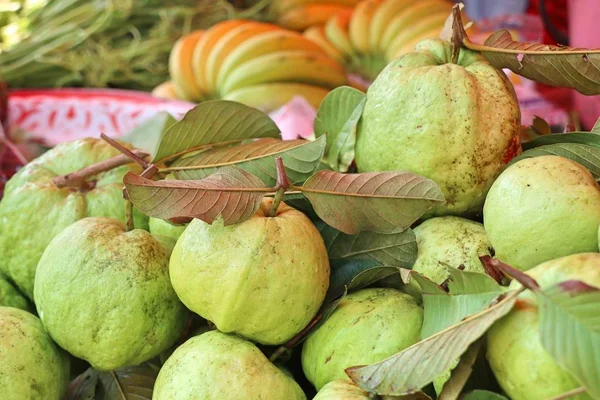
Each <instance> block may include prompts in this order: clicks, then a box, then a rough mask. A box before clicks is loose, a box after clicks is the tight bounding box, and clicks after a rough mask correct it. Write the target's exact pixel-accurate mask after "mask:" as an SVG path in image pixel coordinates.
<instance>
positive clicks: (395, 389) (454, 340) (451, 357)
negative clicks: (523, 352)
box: [346, 291, 519, 396]
mask: <svg viewBox="0 0 600 400" xmlns="http://www.w3.org/2000/svg"><path fill="white" fill-rule="evenodd" d="M518 293H519V292H518V291H515V292H511V293H509V294H507V295H506V296H505V297H504V298H503V299H502V300H501V301H499V302H498V303H496V304H495V305H493V306H491V307H490V308H488V309H486V310H484V311H482V312H481V313H479V314H476V315H473V316H471V317H469V318H467V319H465V320H464V321H462V322H460V323H459V324H457V325H454V326H452V327H450V328H448V329H445V330H443V331H442V332H439V333H437V334H435V335H433V336H430V337H428V338H427V339H425V340H422V341H420V342H418V343H416V344H414V345H412V346H410V347H409V348H407V349H405V350H403V351H401V352H399V353H397V354H395V355H393V356H391V357H389V358H387V359H385V360H383V361H381V362H378V363H376V364H372V365H369V366H357V367H352V368H348V369H346V373H347V374H348V376H350V378H351V379H352V380H353V381H354V382H355V383H357V384H358V385H359V386H360V387H361V388H363V389H364V390H366V391H369V392H375V393H377V394H379V395H395V396H397V395H404V394H410V393H413V392H416V391H418V390H420V389H421V388H423V387H424V386H426V385H427V384H429V383H431V382H432V381H433V380H434V379H435V378H437V377H438V376H439V375H441V374H442V373H443V372H444V371H446V370H447V369H448V368H450V367H451V366H452V365H453V363H454V362H455V361H456V359H457V358H458V357H460V356H461V355H462V354H463V353H464V352H465V351H466V350H467V349H468V347H469V346H470V345H471V343H473V342H475V341H476V340H477V339H479V338H480V337H481V336H482V335H483V334H484V333H485V332H486V331H487V330H488V329H489V328H490V326H492V324H493V323H494V322H495V321H497V320H498V319H500V318H502V317H503V316H504V315H506V314H508V312H509V311H510V310H511V309H512V307H513V306H514V304H515V301H516V299H517V295H518Z"/></svg>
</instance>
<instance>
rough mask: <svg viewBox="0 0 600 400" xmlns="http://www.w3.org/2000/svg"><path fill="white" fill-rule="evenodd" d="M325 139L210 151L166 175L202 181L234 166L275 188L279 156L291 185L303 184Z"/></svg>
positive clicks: (187, 159)
mask: <svg viewBox="0 0 600 400" xmlns="http://www.w3.org/2000/svg"><path fill="white" fill-rule="evenodd" d="M324 149H325V137H320V138H319V139H317V140H315V141H314V142H310V141H307V140H285V141H284V140H281V139H273V138H264V139H259V140H256V141H253V142H251V143H247V144H242V145H237V146H227V147H220V148H219V147H216V148H210V149H207V150H206V151H202V152H200V153H199V154H194V155H190V156H185V157H182V158H180V159H179V160H177V161H175V162H174V163H173V164H171V165H170V166H169V168H165V169H163V171H165V172H172V173H173V174H174V175H175V177H176V178H177V179H202V178H206V177H207V176H209V175H211V174H213V173H215V172H217V171H218V170H220V169H221V168H223V167H228V166H236V167H238V168H240V169H243V170H245V171H248V172H250V173H251V174H253V175H255V176H256V177H257V178H259V179H260V180H262V181H263V182H264V184H265V185H267V186H275V184H276V182H277V168H276V165H275V157H277V156H281V158H282V160H283V163H284V165H285V171H286V174H287V176H288V179H289V180H290V182H292V183H294V184H299V183H302V182H304V181H305V180H306V178H308V177H309V176H310V175H312V174H313V173H314V172H315V170H316V169H317V167H318V166H319V163H320V162H321V158H322V157H323V151H324Z"/></svg>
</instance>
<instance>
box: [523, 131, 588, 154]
mask: <svg viewBox="0 0 600 400" xmlns="http://www.w3.org/2000/svg"><path fill="white" fill-rule="evenodd" d="M558 143H579V144H586V145H588V146H594V147H600V134H597V133H592V132H571V133H553V134H551V135H544V136H541V137H539V138H537V139H535V140H533V141H531V142H527V143H523V150H529V149H533V148H535V147H540V146H545V145H549V144H558Z"/></svg>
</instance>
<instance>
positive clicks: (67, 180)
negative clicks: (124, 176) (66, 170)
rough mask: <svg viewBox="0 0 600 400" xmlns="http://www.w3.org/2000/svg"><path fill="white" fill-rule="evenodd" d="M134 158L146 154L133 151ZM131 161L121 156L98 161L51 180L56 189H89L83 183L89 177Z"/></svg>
mask: <svg viewBox="0 0 600 400" xmlns="http://www.w3.org/2000/svg"><path fill="white" fill-rule="evenodd" d="M133 154H134V155H135V156H136V157H139V156H142V157H143V156H145V155H147V154H146V153H144V152H142V151H139V150H135V152H134V153H133ZM130 163H131V159H130V158H129V157H127V156H125V155H123V154H119V155H118V156H115V157H112V158H109V159H108V160H104V161H100V162H99V163H96V164H92V165H89V166H87V167H85V168H82V169H80V170H79V171H75V172H72V173H70V174H66V175H62V176H57V177H56V178H54V179H53V180H52V182H54V184H55V185H56V186H57V187H58V188H64V187H73V188H78V189H82V190H85V189H89V184H88V183H87V182H86V181H85V179H86V178H89V177H90V176H94V175H97V174H99V173H102V172H106V171H110V170H112V169H114V168H117V167H120V166H122V165H126V164H130Z"/></svg>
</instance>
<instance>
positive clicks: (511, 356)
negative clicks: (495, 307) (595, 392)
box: [487, 253, 600, 400]
mask: <svg viewBox="0 0 600 400" xmlns="http://www.w3.org/2000/svg"><path fill="white" fill-rule="evenodd" d="M527 274H528V275H530V276H532V277H533V278H534V279H535V280H536V281H537V282H538V283H539V285H540V286H541V288H542V289H545V288H549V287H552V286H554V285H555V284H557V283H559V282H564V281H567V280H572V279H573V280H580V281H583V282H585V283H587V284H588V285H592V286H596V287H600V254H599V253H582V254H573V255H570V256H566V257H561V258H559V259H556V260H551V261H548V262H545V263H543V264H541V265H539V266H537V267H535V268H532V269H530V270H529V271H527ZM518 287H520V284H519V283H518V282H516V281H513V282H512V283H511V289H517V288H518ZM538 318H539V316H538V308H537V300H536V297H535V294H534V293H532V292H531V291H525V292H523V293H522V294H521V295H520V296H519V299H518V300H517V304H516V306H515V307H514V308H513V310H512V311H511V312H510V313H509V314H508V315H507V316H505V317H504V318H502V319H501V320H499V321H498V322H496V323H495V324H494V325H493V326H492V328H491V329H490V330H489V331H488V333H487V358H488V361H489V363H490V367H491V368H492V371H493V372H494V375H495V376H496V379H497V380H498V383H500V386H501V387H502V389H504V391H505V392H506V393H507V394H508V395H509V396H510V398H511V399H513V400H545V399H550V398H553V397H556V396H558V395H560V394H562V393H565V392H568V391H570V390H572V389H576V388H578V387H580V386H581V384H580V383H578V382H577V381H576V380H575V378H573V377H572V376H571V375H570V374H569V372H567V371H566V370H565V369H563V368H562V367H560V366H559V365H558V364H557V363H556V362H555V361H554V360H553V359H552V358H551V356H550V355H549V354H548V353H547V352H546V351H545V350H544V348H543V347H542V344H541V342H540V334H539V330H538ZM573 399H577V400H589V399H591V398H590V397H589V396H588V395H580V396H576V397H573Z"/></svg>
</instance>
